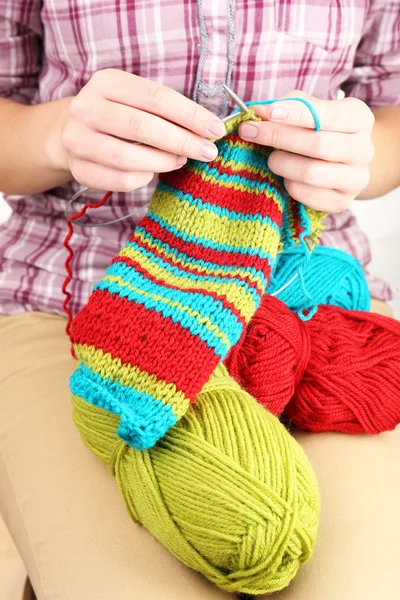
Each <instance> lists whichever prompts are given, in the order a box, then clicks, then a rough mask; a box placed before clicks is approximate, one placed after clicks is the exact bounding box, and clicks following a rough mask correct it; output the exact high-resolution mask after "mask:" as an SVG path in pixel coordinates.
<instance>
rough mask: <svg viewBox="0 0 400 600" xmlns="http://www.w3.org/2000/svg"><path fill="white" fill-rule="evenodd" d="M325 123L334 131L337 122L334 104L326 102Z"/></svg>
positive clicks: (336, 111) (337, 112)
mask: <svg viewBox="0 0 400 600" xmlns="http://www.w3.org/2000/svg"><path fill="white" fill-rule="evenodd" d="M325 110H326V122H327V123H329V127H330V128H331V129H336V128H337V125H338V120H339V111H338V110H337V107H336V104H335V103H334V102H328V103H327V105H326V108H325Z"/></svg>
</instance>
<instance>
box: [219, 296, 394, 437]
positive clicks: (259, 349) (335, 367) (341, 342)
mask: <svg viewBox="0 0 400 600" xmlns="http://www.w3.org/2000/svg"><path fill="white" fill-rule="evenodd" d="M226 364H227V367H228V369H229V371H230V372H231V373H232V375H233V376H234V377H235V379H236V380H237V381H239V382H240V384H241V385H242V386H243V387H244V388H245V389H247V390H248V391H249V392H250V391H251V395H252V396H253V397H254V398H256V399H257V400H258V401H259V402H260V403H262V404H263V405H264V406H265V407H266V408H267V409H268V410H273V411H274V412H275V414H277V415H279V414H280V413H281V412H282V411H283V410H284V411H285V413H286V415H287V416H288V417H289V419H290V420H291V421H292V422H293V423H294V424H295V425H296V426H297V427H300V428H302V429H306V430H309V431H314V432H321V431H340V432H344V433H369V434H374V433H380V432H382V431H388V430H391V429H394V428H395V427H396V426H397V425H398V424H399V423H400V323H399V322H397V321H395V320H394V319H391V318H389V317H384V316H382V315H377V314H373V313H366V312H361V311H346V310H343V309H341V308H338V307H334V306H321V307H320V308H319V310H318V312H317V314H316V315H315V316H314V317H313V318H312V319H311V320H310V321H305V322H303V321H301V320H300V319H299V318H298V317H297V316H296V315H294V314H292V313H291V312H290V311H289V309H288V308H287V307H286V306H285V305H284V304H283V303H281V302H280V301H279V300H277V298H272V297H271V296H268V295H266V296H264V297H263V299H262V302H261V306H260V308H259V309H258V311H257V312H256V313H255V315H254V317H253V319H252V321H251V322H250V326H249V328H248V331H247V333H246V336H245V338H244V339H243V340H242V342H241V345H240V347H238V348H235V349H234V350H233V351H232V352H231V354H230V355H229V356H228V359H227V361H226Z"/></svg>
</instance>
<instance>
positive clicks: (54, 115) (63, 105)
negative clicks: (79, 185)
mask: <svg viewBox="0 0 400 600" xmlns="http://www.w3.org/2000/svg"><path fill="white" fill-rule="evenodd" d="M71 101H72V97H68V98H62V99H61V100H56V101H54V102H51V103H49V104H42V105H39V106H38V107H37V108H38V109H39V110H40V109H42V110H46V121H47V122H48V123H49V127H48V128H47V129H46V131H45V133H44V140H43V144H44V160H45V161H46V167H47V168H50V169H51V170H52V171H54V172H58V173H60V174H65V178H66V181H67V180H68V179H71V178H72V175H71V172H70V168H69V163H68V156H67V152H66V150H65V148H64V145H63V143H62V137H63V132H64V128H65V125H66V123H67V120H68V110H69V105H70V103H71ZM50 107H51V108H50Z"/></svg>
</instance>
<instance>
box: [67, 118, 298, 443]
mask: <svg viewBox="0 0 400 600" xmlns="http://www.w3.org/2000/svg"><path fill="white" fill-rule="evenodd" d="M240 118H241V117H240ZM238 121H239V118H238ZM237 125H238V123H237V122H236V123H232V124H231V128H233V127H237ZM217 145H218V148H219V155H218V157H217V158H216V159H215V160H214V161H213V162H212V163H208V164H207V163H202V162H197V161H189V162H188V163H187V165H186V166H185V167H184V168H182V169H181V170H179V171H175V172H172V173H168V174H166V175H163V176H162V177H161V180H160V182H159V184H158V186H157V189H156V191H155V192H154V194H153V197H152V200H151V204H150V209H149V212H148V214H147V216H146V217H145V218H144V219H143V220H142V221H141V222H140V224H139V226H138V227H137V228H136V229H135V231H134V233H133V235H132V237H131V238H130V239H129V241H128V242H127V243H126V244H125V246H124V247H123V248H122V250H121V251H120V253H119V254H118V256H116V257H115V259H114V260H113V261H112V264H111V265H110V266H109V267H108V269H107V271H106V275H105V277H104V278H103V279H102V280H101V281H100V282H99V283H97V284H96V285H95V287H94V290H93V293H92V295H91V297H90V299H89V301H88V303H87V305H86V306H85V307H84V308H83V309H82V310H81V312H80V313H79V314H78V315H77V316H76V318H75V319H74V321H73V323H72V329H71V341H72V343H73V345H74V350H75V353H76V356H77V358H78V361H79V362H78V366H77V368H76V370H75V372H74V373H73V375H72V377H71V382H70V385H71V391H72V393H73V394H74V395H75V396H78V397H80V398H83V399H84V400H86V401H87V402H91V403H92V404H94V405H96V406H100V407H102V408H104V409H106V410H108V411H111V412H113V413H116V414H118V415H120V425H119V429H118V434H119V436H120V437H121V438H122V439H123V440H125V441H126V442H127V443H128V444H130V445H132V446H134V447H136V448H137V449H145V448H149V447H151V446H153V445H154V444H155V443H156V442H157V440H158V439H159V438H160V437H162V436H163V434H164V433H165V432H166V431H167V430H168V429H169V428H170V427H171V426H172V425H174V424H175V423H176V422H177V420H178V419H179V418H180V417H182V415H183V414H184V413H185V412H186V410H187V408H188V406H189V404H190V403H191V402H193V401H194V400H195V398H196V395H197V394H198V393H199V392H200V391H201V389H202V387H203V386H204V384H205V383H206V382H207V380H208V379H209V377H210V375H211V373H212V372H213V371H214V369H215V368H216V366H217V365H218V364H219V363H220V362H221V361H223V360H224V358H225V357H226V355H227V353H228V351H229V349H230V347H231V346H233V345H234V344H236V343H237V342H238V340H239V339H240V337H241V335H242V333H243V332H244V330H245V327H246V324H247V323H248V322H249V320H250V319H251V317H252V315H253V314H254V312H255V310H256V309H257V307H258V306H259V303H260V298H261V296H262V294H263V293H264V292H265V290H266V288H267V286H268V284H269V281H270V276H271V269H272V268H273V266H274V264H275V259H276V257H277V253H278V250H279V247H280V244H281V230H282V221H283V213H284V207H285V206H286V205H287V204H288V201H289V197H288V194H287V192H286V190H285V189H284V186H283V183H282V180H281V179H280V178H279V177H276V176H274V175H273V174H272V173H271V171H270V170H269V169H268V166H267V158H268V155H269V152H270V149H268V148H265V147H262V146H257V145H254V144H251V143H248V142H244V141H243V140H241V139H240V138H239V137H238V134H237V132H236V130H235V131H231V132H230V133H229V134H228V135H227V136H226V137H225V138H223V139H222V140H220V141H218V142H217ZM300 220H301V219H300ZM286 221H287V226H288V227H289V224H290V223H289V221H290V219H289V218H286ZM291 223H292V229H291V231H290V232H289V233H288V232H287V231H286V234H287V238H288V239H289V238H290V237H294V236H298V235H299V232H301V231H303V229H304V228H303V225H302V224H301V223H300V222H298V223H297V222H296V223H293V222H292V221H291Z"/></svg>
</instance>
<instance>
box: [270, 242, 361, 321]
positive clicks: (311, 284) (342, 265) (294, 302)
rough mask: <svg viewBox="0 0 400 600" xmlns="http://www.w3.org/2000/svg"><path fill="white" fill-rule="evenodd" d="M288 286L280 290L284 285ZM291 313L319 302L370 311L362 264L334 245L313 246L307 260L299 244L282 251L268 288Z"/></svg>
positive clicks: (306, 308)
mask: <svg viewBox="0 0 400 600" xmlns="http://www.w3.org/2000/svg"><path fill="white" fill-rule="evenodd" d="M296 274H297V277H296V279H294V280H293V281H292V282H291V283H290V285H288V286H287V287H286V288H284V289H282V291H279V290H280V289H281V288H282V287H283V286H285V284H287V283H288V282H290V281H291V280H292V279H293V277H295V276H296ZM276 292H278V294H277V297H278V298H279V299H280V300H282V302H284V303H285V304H286V306H288V307H289V308H290V310H291V311H293V312H298V313H300V312H302V311H308V310H311V309H313V308H314V307H315V306H319V305H320V304H327V305H333V306H339V307H341V308H345V309H347V310H365V311H369V310H370V302H371V301H370V294H369V291H368V285H367V282H366V279H365V275H364V273H363V270H362V267H361V264H360V262H359V261H358V260H356V259H355V258H354V257H353V256H351V255H350V254H348V253H347V252H343V251H342V250H337V249H336V248H329V247H327V246H316V247H315V248H314V250H313V251H312V253H311V255H310V257H309V258H308V259H307V258H306V256H305V254H304V248H303V247H302V246H294V247H293V248H290V249H288V250H285V251H284V252H282V253H281V254H280V256H279V259H278V263H277V266H276V269H275V272H274V278H273V282H272V284H271V286H270V287H269V289H268V293H269V294H275V293H276Z"/></svg>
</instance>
